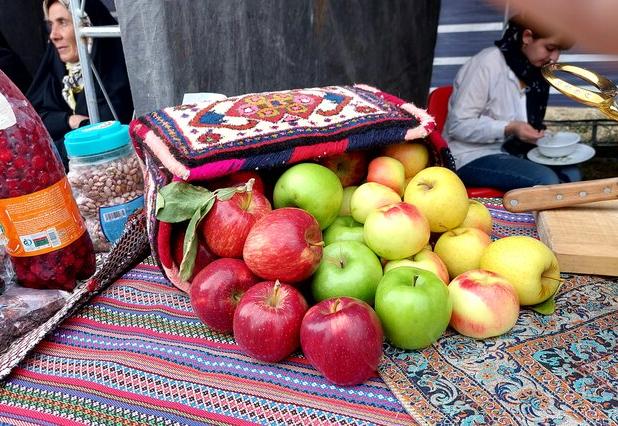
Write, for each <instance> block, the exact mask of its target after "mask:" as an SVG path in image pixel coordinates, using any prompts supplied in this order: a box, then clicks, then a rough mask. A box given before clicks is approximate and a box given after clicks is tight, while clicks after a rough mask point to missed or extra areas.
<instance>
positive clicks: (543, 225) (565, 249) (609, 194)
mask: <svg viewBox="0 0 618 426" xmlns="http://www.w3.org/2000/svg"><path fill="white" fill-rule="evenodd" d="M502 203H503V204H504V207H505V208H506V209H507V210H509V211H512V212H523V211H536V213H535V217H536V222H537V229H538V231H539V237H540V238H541V240H542V241H543V242H544V243H545V244H547V245H548V246H549V247H550V248H551V249H552V250H553V251H554V253H556V256H557V257H558V260H559V261H560V270H561V271H563V272H577V273H585V274H597V275H612V276H618V177H616V178H608V179H596V180H590V181H582V182H573V183H561V184H556V185H543V186H535V187H532V188H521V189H513V190H511V191H509V192H507V193H506V194H504V198H503V200H502Z"/></svg>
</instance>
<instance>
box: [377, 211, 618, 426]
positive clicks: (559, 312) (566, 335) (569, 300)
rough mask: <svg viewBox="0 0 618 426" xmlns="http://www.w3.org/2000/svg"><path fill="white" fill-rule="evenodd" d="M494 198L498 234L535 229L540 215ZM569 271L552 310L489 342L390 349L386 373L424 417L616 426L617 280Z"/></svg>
mask: <svg viewBox="0 0 618 426" xmlns="http://www.w3.org/2000/svg"><path fill="white" fill-rule="evenodd" d="M487 205H488V207H489V208H490V211H491V212H492V215H493V216H494V219H495V222H494V236H495V235H496V234H500V236H504V235H509V234H511V233H516V234H519V235H522V234H528V235H533V236H534V235H535V228H534V219H533V217H532V215H528V214H517V215H515V214H511V213H508V212H506V211H504V210H503V209H502V206H501V205H497V204H493V205H492V204H491V203H489V204H487ZM562 278H565V281H564V284H563V285H562V287H561V289H560V291H559V294H558V296H557V297H556V312H555V313H554V314H552V315H550V316H543V315H540V314H538V313H536V312H534V311H532V310H530V309H522V311H521V313H520V317H519V320H518V321H517V324H516V325H515V327H514V328H513V329H512V330H511V331H510V332H509V333H507V334H506V335H503V336H500V337H498V338H493V339H487V340H484V341H481V340H474V339H471V338H468V337H465V336H461V335H459V334H457V333H455V332H453V331H451V330H450V329H449V331H448V332H447V333H446V334H445V335H444V336H442V338H440V340H438V342H436V343H435V344H434V345H432V346H431V347H429V348H426V349H425V350H423V351H403V350H399V349H396V348H393V347H391V346H388V347H387V349H386V356H385V358H386V359H385V362H383V363H382V367H381V371H380V374H381V376H382V378H383V379H384V380H385V382H386V383H387V384H388V385H389V386H390V388H391V390H392V391H393V392H394V393H395V395H397V397H398V399H399V400H400V401H401V402H402V404H403V406H404V408H405V409H406V410H407V411H408V412H409V413H410V414H411V415H412V416H413V418H414V419H415V420H416V421H417V422H418V423H420V424H430V425H436V424H440V425H449V424H457V425H459V424H462V425H476V424H500V425H506V424H514V425H522V424H526V425H538V424H544V425H563V424H564V425H585V424H589V425H611V424H618V350H617V349H618V348H617V341H618V279H617V278H616V277H614V278H608V277H598V276H583V275H566V274H563V275H562Z"/></svg>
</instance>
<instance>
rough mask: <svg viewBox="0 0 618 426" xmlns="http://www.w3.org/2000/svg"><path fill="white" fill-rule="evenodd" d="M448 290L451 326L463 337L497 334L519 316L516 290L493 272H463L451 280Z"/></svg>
mask: <svg viewBox="0 0 618 426" xmlns="http://www.w3.org/2000/svg"><path fill="white" fill-rule="evenodd" d="M448 292H449V294H450V296H451V300H452V301H453V312H452V314H451V321H450V325H451V327H453V328H454V329H455V330H456V331H457V332H459V333H461V334H463V335H464V336H470V337H474V338H476V339H486V338H488V337H493V336H499V335H501V334H504V333H506V332H507V331H509V330H510V329H511V328H513V326H514V325H515V323H516V322H517V318H518V317H519V300H518V298H517V291H516V290H515V288H514V287H513V285H512V284H511V283H510V282H509V281H508V280H507V279H506V278H504V277H502V276H501V275H498V274H495V273H493V272H490V271H485V270H482V269H474V270H471V271H467V272H464V273H463V274H461V275H458V276H457V277H455V278H454V279H453V280H452V281H451V282H450V284H449V285H448Z"/></svg>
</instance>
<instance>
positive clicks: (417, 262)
mask: <svg viewBox="0 0 618 426" xmlns="http://www.w3.org/2000/svg"><path fill="white" fill-rule="evenodd" d="M401 266H412V267H415V268H419V269H425V270H426V271H431V272H433V273H434V274H436V275H437V276H438V278H440V279H441V280H442V282H443V283H444V284H448V282H449V275H448V269H446V265H445V264H444V262H443V261H442V259H440V256H438V255H437V254H436V253H434V252H433V251H431V248H429V249H428V248H427V247H425V248H423V249H421V251H419V252H418V253H416V254H415V255H412V256H411V257H409V258H407V259H401V260H389V261H388V262H387V263H386V264H385V265H384V273H386V272H388V271H390V270H391V269H395V268H399V267H401Z"/></svg>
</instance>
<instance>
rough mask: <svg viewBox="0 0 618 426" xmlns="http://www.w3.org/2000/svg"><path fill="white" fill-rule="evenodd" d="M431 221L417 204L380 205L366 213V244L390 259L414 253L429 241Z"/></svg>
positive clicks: (364, 228)
mask: <svg viewBox="0 0 618 426" xmlns="http://www.w3.org/2000/svg"><path fill="white" fill-rule="evenodd" d="M429 236H430V232H429V224H428V223H427V219H425V216H423V215H422V213H421V212H420V211H419V210H418V209H417V208H416V207H414V206H412V205H410V204H407V203H404V202H401V201H400V202H399V203H396V204H390V205H388V206H385V207H381V208H379V209H377V210H374V211H372V212H371V213H369V215H368V216H367V219H366V220H365V224H364V226H363V238H364V240H365V244H367V246H368V247H369V248H370V249H371V250H372V251H373V252H374V253H375V254H377V255H378V256H380V257H382V258H383V259H387V260H396V259H404V258H406V257H409V256H412V255H414V254H416V253H418V252H419V251H421V249H422V248H423V247H424V246H425V244H427V242H428V241H429Z"/></svg>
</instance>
